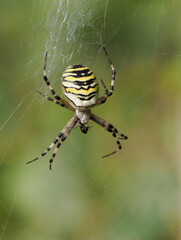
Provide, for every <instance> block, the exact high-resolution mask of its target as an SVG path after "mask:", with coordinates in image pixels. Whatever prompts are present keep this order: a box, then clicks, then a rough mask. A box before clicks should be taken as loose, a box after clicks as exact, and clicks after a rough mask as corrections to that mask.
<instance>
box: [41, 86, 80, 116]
mask: <svg viewBox="0 0 181 240" xmlns="http://www.w3.org/2000/svg"><path fill="white" fill-rule="evenodd" d="M37 93H39V94H40V95H42V96H43V97H44V98H46V99H47V100H49V101H51V102H54V103H56V104H57V105H59V106H61V107H64V108H67V109H69V110H71V111H72V112H75V109H74V108H73V107H72V106H70V105H69V106H68V105H65V104H64V103H62V102H59V101H57V100H54V99H53V98H51V97H49V96H47V95H46V94H44V93H42V92H40V91H39V90H37Z"/></svg>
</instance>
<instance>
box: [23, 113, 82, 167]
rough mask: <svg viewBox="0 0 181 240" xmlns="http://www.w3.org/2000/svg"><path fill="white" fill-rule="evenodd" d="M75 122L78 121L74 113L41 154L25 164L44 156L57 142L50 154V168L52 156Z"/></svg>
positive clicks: (53, 156)
mask: <svg viewBox="0 0 181 240" xmlns="http://www.w3.org/2000/svg"><path fill="white" fill-rule="evenodd" d="M77 122H78V117H77V115H76V114H75V115H74V116H73V118H72V119H70V121H69V122H68V123H67V124H66V126H65V127H64V128H63V130H62V131H61V132H60V133H59V134H58V136H57V137H56V138H55V140H54V141H53V142H52V143H51V144H50V145H49V147H48V148H47V149H46V150H45V151H44V152H43V153H42V154H40V155H39V156H38V157H36V158H35V159H33V160H31V161H29V162H27V164H29V163H32V162H34V161H36V160H38V159H40V158H41V157H43V156H45V155H46V154H47V153H48V152H49V151H50V150H51V149H52V148H53V146H54V145H55V144H57V146H56V148H55V150H54V152H53V154H52V157H51V158H50V160H49V163H50V165H49V168H50V169H52V162H53V160H54V158H55V156H56V153H57V151H58V149H59V147H60V146H61V144H62V142H63V141H65V139H66V138H67V137H68V135H69V133H70V132H71V131H72V129H73V128H74V127H75V125H76V124H77Z"/></svg>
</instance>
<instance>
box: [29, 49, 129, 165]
mask: <svg viewBox="0 0 181 240" xmlns="http://www.w3.org/2000/svg"><path fill="white" fill-rule="evenodd" d="M103 49H104V52H105V54H106V56H107V58H108V61H109V64H110V66H111V69H112V79H111V87H110V90H109V91H108V89H107V88H106V86H105V84H104V82H103V81H102V79H101V83H102V85H103V87H104V89H105V94H104V95H103V96H102V97H98V93H99V85H98V82H97V80H96V77H95V75H94V73H93V72H92V71H91V70H90V69H89V68H88V67H86V66H84V65H81V64H74V65H71V66H69V67H67V68H66V70H65V71H64V73H63V75H62V79H61V87H62V92H63V94H64V96H65V97H66V98H67V100H68V102H67V101H65V100H64V99H62V98H61V97H60V96H58V95H57V94H56V92H55V91H54V89H53V87H52V86H51V84H50V82H49V80H48V78H47V76H46V61H47V51H46V53H45V61H44V72H43V79H44V80H45V82H46V84H47V86H48V88H49V89H50V91H51V93H52V95H53V97H54V98H55V99H56V100H55V99H53V98H51V97H48V96H47V95H45V94H43V93H41V92H40V91H37V92H38V93H39V94H41V95H42V96H43V97H45V98H46V99H48V100H49V101H51V102H54V103H56V104H57V105H59V106H61V107H65V108H67V109H68V110H71V111H72V112H75V114H74V116H73V117H72V118H71V119H70V121H69V122H68V123H67V125H66V126H65V127H64V128H63V130H62V131H61V132H60V133H59V134H58V136H57V137H56V138H55V140H54V141H53V142H52V143H51V144H50V145H49V147H48V148H47V149H46V150H45V151H44V152H43V153H42V154H41V155H39V156H38V157H36V158H35V159H33V160H31V161H29V162H27V164H28V163H31V162H34V161H36V160H38V159H40V158H41V157H43V156H44V155H46V154H47V152H49V151H50V150H51V149H52V148H53V146H54V145H55V144H56V147H55V150H54V152H53V154H52V157H51V158H50V160H49V162H50V166H49V167H50V169H51V167H52V162H53V160H54V158H55V156H56V153H57V151H58V149H59V147H60V146H61V144H62V142H63V141H65V139H66V138H67V136H68V135H69V133H70V132H71V131H72V129H73V128H74V127H75V126H76V125H77V124H79V126H80V129H81V131H82V133H84V134H86V133H87V132H88V130H89V127H86V126H85V124H86V123H88V122H89V121H91V120H92V121H94V122H95V123H97V124H98V125H100V126H101V127H103V128H104V129H106V130H107V131H108V132H111V133H112V136H113V137H114V138H116V144H117V149H116V150H115V151H113V152H112V153H110V154H107V155H105V156H103V157H108V156H110V155H112V154H114V153H116V152H117V151H119V150H120V149H121V148H122V147H121V144H120V141H119V139H121V140H126V139H127V136H125V135H124V134H123V133H120V132H118V130H117V129H116V128H115V127H114V126H113V125H112V124H110V123H108V122H107V121H105V120H103V119H102V118H100V117H98V116H96V115H94V114H93V113H91V110H90V109H91V108H93V107H95V106H99V105H101V104H103V103H105V102H106V100H107V98H108V97H110V96H111V95H112V93H113V91H114V82H115V76H116V71H115V69H114V66H113V64H112V62H111V60H110V58H109V55H108V53H107V51H106V49H105V48H104V47H103Z"/></svg>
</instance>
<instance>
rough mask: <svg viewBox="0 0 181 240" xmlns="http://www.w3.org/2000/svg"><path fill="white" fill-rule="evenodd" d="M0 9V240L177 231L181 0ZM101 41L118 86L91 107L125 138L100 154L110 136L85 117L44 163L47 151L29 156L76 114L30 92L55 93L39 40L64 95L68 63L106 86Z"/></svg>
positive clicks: (162, 235)
mask: <svg viewBox="0 0 181 240" xmlns="http://www.w3.org/2000/svg"><path fill="white" fill-rule="evenodd" d="M0 16H1V18H2V20H1V21H0V22H1V23H3V22H6V24H5V25H3V24H1V23H0V30H1V31H2V37H1V40H0V49H1V52H2V54H1V65H0V69H1V83H0V86H1V88H0V89H1V90H0V106H1V114H0V136H1V138H0V144H1V148H0V153H1V154H0V162H1V168H0V176H1V177H0V188H1V192H0V193H1V194H0V196H1V197H0V240H5V239H38V240H41V239H43V240H46V239H47V240H49V239H66V240H67V239H73V240H75V239H79V240H81V239H95V240H97V239H99V240H100V239H104V240H106V239H107V240H108V239H114V240H119V239H125V240H137V239H138V240H139V239H154V240H158V239H180V229H181V225H180V199H181V197H180V193H179V188H180V185H179V182H180V164H179V161H178V160H179V157H180V142H181V141H180V136H179V134H178V133H179V130H180V120H181V115H180V89H181V85H180V81H179V76H180V65H181V54H180V50H181V46H180V42H181V21H180V17H181V4H180V2H179V1H178V0H173V1H163V0H159V1H154V0H152V1H142V0H136V1H133V0H130V1H127V2H125V1H124V2H123V1H122V2H119V1H116V0H112V1H108V0H106V1H103V0H102V1H101V0H94V1H83V0H75V1H71V0H66V1H65V0H54V1H50V0H45V1H42V0H39V1H32V2H31V3H27V2H26V3H24V2H23V1H21V0H17V1H15V2H13V3H11V4H8V2H7V3H4V4H2V6H1V10H0ZM7 16H8V17H7ZM4 19H6V20H4ZM7 19H8V20H7ZM4 26H5V27H4ZM102 46H105V47H106V49H107V51H108V53H109V55H110V57H111V60H112V62H113V64H114V66H115V68H116V70H117V75H116V86H115V92H114V94H113V96H112V97H111V98H110V99H109V100H108V101H107V102H106V104H103V105H102V106H101V107H97V108H95V109H93V110H92V111H93V112H94V113H95V114H96V115H98V116H100V117H102V118H104V119H105V120H107V121H109V122H110V123H112V124H113V125H115V126H116V127H117V128H118V129H119V130H120V131H122V132H123V133H124V134H126V135H128V137H129V139H128V140H127V141H124V142H122V146H123V149H122V150H121V151H120V152H118V153H117V154H115V155H112V156H111V157H109V158H105V159H102V158H101V156H103V155H105V154H107V153H109V152H111V151H113V150H114V149H115V148H116V144H115V142H114V139H113V138H112V136H111V135H110V134H109V133H107V132H106V131H105V130H104V129H101V128H100V127H98V126H96V124H93V127H91V128H90V130H89V132H88V134H86V135H83V134H82V133H81V131H80V129H78V128H77V129H74V130H73V132H72V133H71V134H70V136H69V137H68V138H67V140H66V141H65V143H63V144H62V146H61V148H60V150H59V151H58V153H57V156H56V158H55V161H54V163H53V170H52V171H49V169H48V160H49V158H50V155H51V154H49V155H46V156H45V157H43V158H42V159H41V160H39V161H37V162H35V163H32V164H30V165H25V163H26V162H27V161H29V160H31V159H33V158H35V157H36V156H38V155H39V154H40V153H42V151H43V150H44V149H45V148H46V147H47V146H48V145H49V144H50V143H51V142H52V141H53V140H54V138H55V137H56V136H57V134H58V133H59V132H60V131H61V129H62V128H63V127H64V126H65V124H66V123H67V122H68V120H69V119H70V118H71V117H72V113H71V112H69V111H67V110H66V109H63V108H60V107H58V106H56V105H55V104H53V103H50V102H48V101H47V100H46V99H44V98H42V97H41V96H39V95H38V94H37V93H36V90H40V91H42V92H43V93H45V94H47V95H49V96H51V93H50V92H49V90H48V89H47V86H46V85H45V83H44V81H43V79H42V75H43V70H42V69H43V61H44V54H45V51H46V50H47V51H48V61H47V75H48V78H49V80H50V82H51V84H52V85H53V87H54V89H55V90H56V91H57V93H58V94H60V96H62V95H61V88H60V78H61V75H62V72H63V71H64V69H65V68H66V67H67V66H68V65H71V64H76V63H80V64H85V65H86V66H88V67H90V69H91V70H93V72H94V73H95V74H96V76H97V79H98V81H99V79H100V78H101V79H103V80H104V82H105V84H106V86H107V87H108V88H109V86H110V80H111V69H110V66H109V64H108V61H107V59H106V57H105V55H104V52H103V51H102ZM100 88H101V90H100V95H101V94H103V92H104V90H103V87H102V86H101V84H100ZM54 105H55V106H54Z"/></svg>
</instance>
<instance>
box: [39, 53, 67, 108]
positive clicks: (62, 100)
mask: <svg viewBox="0 0 181 240" xmlns="http://www.w3.org/2000/svg"><path fill="white" fill-rule="evenodd" d="M47 54H48V52H47V51H46V52H45V61H44V71H43V79H44V80H45V82H46V84H47V86H48V88H49V89H50V91H51V94H52V95H53V96H54V98H55V99H57V100H58V101H60V102H61V103H63V104H64V105H66V106H67V108H68V106H70V104H69V103H68V102H67V101H65V100H64V99H62V98H61V97H60V96H58V95H57V94H56V92H55V90H54V89H53V87H52V85H51V84H50V82H49V80H48V77H47V75H46V62H47Z"/></svg>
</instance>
